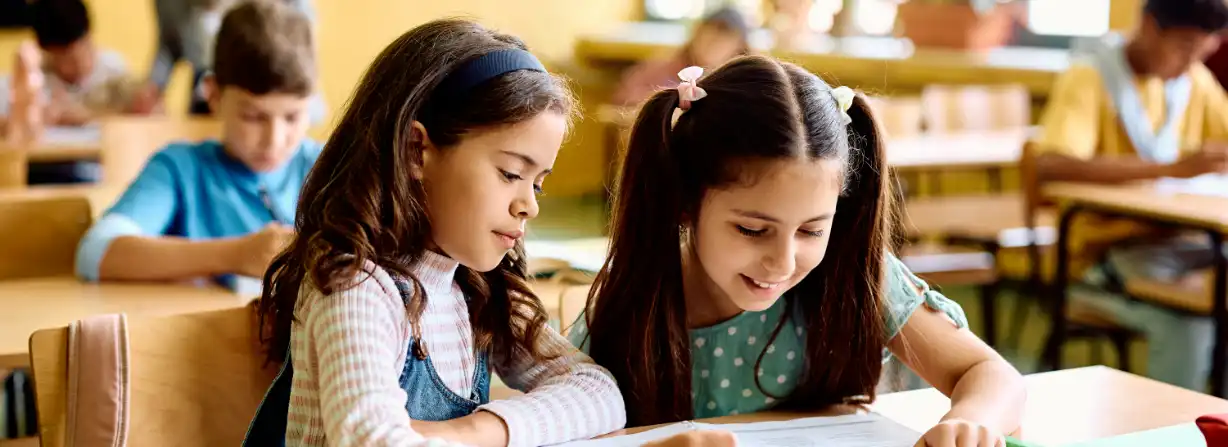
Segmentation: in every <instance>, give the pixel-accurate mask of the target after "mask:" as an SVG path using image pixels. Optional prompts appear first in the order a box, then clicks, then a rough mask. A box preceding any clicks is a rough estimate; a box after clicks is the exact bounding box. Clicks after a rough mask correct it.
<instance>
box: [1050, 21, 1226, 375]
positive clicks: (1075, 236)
mask: <svg viewBox="0 0 1228 447" xmlns="http://www.w3.org/2000/svg"><path fill="white" fill-rule="evenodd" d="M1224 30H1228V5H1225V4H1224V2H1222V1H1203V0H1148V1H1147V2H1146V5H1145V7H1144V11H1143V20H1142V23H1141V25H1140V26H1139V29H1138V31H1137V32H1136V33H1135V34H1134V35H1132V36H1130V37H1129V38H1127V39H1119V38H1115V37H1114V36H1108V37H1106V38H1105V39H1104V40H1103V41H1101V42H1100V45H1099V46H1098V47H1097V48H1095V49H1094V51H1092V52H1091V56H1092V57H1090V58H1088V60H1087V61H1086V63H1077V64H1074V65H1072V66H1071V67H1070V69H1069V70H1068V71H1067V72H1066V73H1064V74H1062V76H1061V77H1059V78H1058V80H1057V82H1056V84H1055V85H1054V87H1053V90H1052V91H1051V93H1050V95H1049V105H1048V108H1047V110H1046V111H1045V114H1044V116H1043V117H1042V118H1041V121H1040V124H1041V128H1042V131H1041V132H1039V133H1037V134H1036V135H1035V137H1034V139H1033V143H1034V144H1035V148H1036V152H1037V159H1036V165H1037V171H1038V173H1039V175H1040V176H1041V178H1042V179H1043V180H1046V181H1068V182H1087V183H1106V184H1115V183H1123V182H1130V181H1138V180H1154V179H1158V178H1164V177H1181V178H1186V177H1196V176H1200V175H1203V174H1217V173H1219V174H1222V173H1224V172H1226V171H1228V95H1225V93H1224V89H1223V88H1222V87H1221V86H1220V84H1219V83H1218V82H1217V81H1216V79H1215V76H1214V75H1212V74H1211V72H1210V71H1209V70H1208V69H1207V67H1205V66H1204V65H1203V64H1202V61H1203V60H1204V59H1206V58H1207V57H1208V56H1210V55H1211V54H1212V53H1214V52H1215V51H1216V49H1217V47H1218V46H1219V41H1220V38H1219V35H1220V33H1222V32H1223V31H1224ZM1118 37H1119V36H1118ZM1182 236H1183V235H1177V234H1174V232H1172V231H1170V229H1167V228H1157V227H1155V226H1151V225H1145V224H1141V223H1139V222H1136V221H1129V220H1122V219H1112V218H1108V217H1102V216H1095V215H1079V216H1077V217H1076V218H1075V219H1074V221H1073V222H1072V227H1071V229H1070V239H1071V245H1072V246H1073V249H1072V252H1073V253H1077V256H1078V257H1077V258H1076V259H1074V262H1075V265H1076V266H1077V267H1074V268H1073V269H1072V270H1073V271H1086V272H1087V274H1086V280H1087V282H1088V283H1090V284H1091V285H1094V286H1097V289H1096V290H1089V291H1085V292H1087V293H1080V294H1077V295H1075V296H1074V297H1073V298H1074V299H1079V300H1082V301H1085V302H1086V303H1087V304H1088V305H1090V306H1093V307H1094V308H1096V309H1097V310H1099V311H1100V312H1101V313H1102V314H1103V315H1105V316H1106V317H1109V318H1111V319H1112V320H1113V321H1114V322H1116V323H1117V324H1120V325H1123V326H1127V327H1131V328H1134V329H1137V330H1138V331H1140V332H1143V333H1144V334H1146V337H1147V341H1148V346H1149V350H1150V353H1149V354H1148V356H1147V360H1148V367H1147V374H1148V375H1150V376H1151V377H1153V378H1155V379H1159V380H1161V381H1164V382H1168V383H1171V384H1174V385H1179V386H1183V387H1186V388H1190V389H1194V390H1199V391H1201V390H1203V388H1204V386H1205V384H1206V377H1207V371H1208V370H1209V369H1210V368H1211V362H1210V359H1211V356H1210V352H1211V347H1212V344H1213V342H1214V333H1215V329H1214V323H1213V322H1212V321H1211V318H1209V317H1200V316H1188V315H1187V314H1183V313H1181V312H1177V311H1172V310H1169V309H1166V308H1163V307H1159V306H1153V305H1150V304H1147V303H1143V302H1139V301H1135V300H1132V299H1129V298H1127V297H1125V296H1123V295H1122V294H1120V293H1117V292H1120V291H1121V290H1122V289H1123V288H1124V284H1125V282H1126V281H1127V280H1129V279H1147V280H1152V281H1158V282H1166V283H1176V282H1182V281H1189V280H1191V279H1192V280H1194V281H1196V282H1197V281H1199V280H1200V278H1199V277H1198V274H1199V273H1198V272H1199V271H1205V270H1206V269H1208V268H1209V267H1210V266H1211V265H1212V260H1213V251H1212V250H1216V249H1219V248H1213V247H1211V246H1210V245H1209V244H1208V243H1207V241H1206V237H1205V236H1201V235H1199V237H1196V238H1194V239H1187V238H1184V237H1182ZM1106 292H1107V293H1106ZM1054 348H1055V346H1051V347H1050V352H1052V349H1054Z"/></svg>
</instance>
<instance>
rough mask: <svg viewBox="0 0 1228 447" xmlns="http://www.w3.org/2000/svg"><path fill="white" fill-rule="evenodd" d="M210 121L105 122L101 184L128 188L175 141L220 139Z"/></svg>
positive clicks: (124, 118)
mask: <svg viewBox="0 0 1228 447" xmlns="http://www.w3.org/2000/svg"><path fill="white" fill-rule="evenodd" d="M221 129H222V127H221V123H219V122H217V121H215V120H211V119H199V118H190V119H185V118H168V117H132V116H116V117H110V118H106V119H104V120H103V121H102V155H101V162H102V183H104V184H108V185H117V186H127V185H128V183H130V182H132V180H133V179H135V178H136V176H137V174H140V172H141V169H142V168H144V167H145V163H146V162H147V161H148V160H149V157H152V156H153V154H154V153H156V152H158V150H160V149H162V148H163V147H165V146H166V145H167V144H170V143H172V142H176V141H191V142H195V141H200V140H204V139H208V138H218V137H219V136H220V135H221V132H222V130H221Z"/></svg>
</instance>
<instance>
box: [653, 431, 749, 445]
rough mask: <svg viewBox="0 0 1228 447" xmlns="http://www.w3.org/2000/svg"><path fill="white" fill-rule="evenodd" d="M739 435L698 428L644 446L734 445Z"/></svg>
mask: <svg viewBox="0 0 1228 447" xmlns="http://www.w3.org/2000/svg"><path fill="white" fill-rule="evenodd" d="M736 445H738V437H737V436H734V434H733V433H730V432H727V431H724V430H698V431H689V432H686V433H682V434H679V435H674V436H671V437H668V438H665V439H662V440H660V441H653V442H650V443H647V444H644V447H701V446H703V447H708V446H713V447H734V446H736Z"/></svg>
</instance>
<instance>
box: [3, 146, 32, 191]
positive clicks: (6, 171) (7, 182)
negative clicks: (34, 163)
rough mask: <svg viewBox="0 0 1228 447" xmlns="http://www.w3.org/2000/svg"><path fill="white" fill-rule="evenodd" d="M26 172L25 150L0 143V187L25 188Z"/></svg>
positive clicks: (27, 170)
mask: <svg viewBox="0 0 1228 447" xmlns="http://www.w3.org/2000/svg"><path fill="white" fill-rule="evenodd" d="M28 172H29V169H28V163H27V162H26V153H25V151H23V150H19V149H13V148H10V147H7V146H5V145H4V144H3V143H0V189H16V188H25V187H26V175H27V174H28Z"/></svg>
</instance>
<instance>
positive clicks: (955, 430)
mask: <svg viewBox="0 0 1228 447" xmlns="http://www.w3.org/2000/svg"><path fill="white" fill-rule="evenodd" d="M917 447H1006V438H1004V437H1003V436H1002V435H1001V434H998V433H994V432H993V430H990V429H989V428H988V427H986V426H984V425H980V424H977V423H975V422H972V421H967V420H964V419H949V420H945V421H942V422H939V423H938V425H935V426H934V428H931V429H930V431H928V432H925V436H922V437H921V440H920V441H917Z"/></svg>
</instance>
